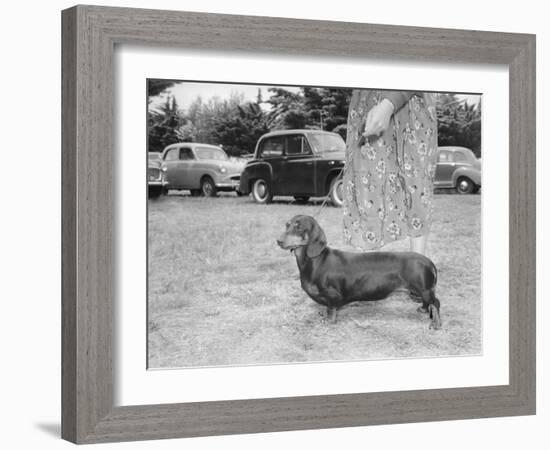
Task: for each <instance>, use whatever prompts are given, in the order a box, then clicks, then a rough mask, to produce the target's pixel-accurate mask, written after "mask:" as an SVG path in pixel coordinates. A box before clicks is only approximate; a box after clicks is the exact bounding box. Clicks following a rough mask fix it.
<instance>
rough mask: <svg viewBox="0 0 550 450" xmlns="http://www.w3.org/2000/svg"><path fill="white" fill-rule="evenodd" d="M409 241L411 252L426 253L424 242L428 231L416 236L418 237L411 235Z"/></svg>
mask: <svg viewBox="0 0 550 450" xmlns="http://www.w3.org/2000/svg"><path fill="white" fill-rule="evenodd" d="M409 239H410V243H411V252H416V253H421V254H423V255H426V244H427V243H428V233H426V234H424V235H422V236H418V237H411V238H409Z"/></svg>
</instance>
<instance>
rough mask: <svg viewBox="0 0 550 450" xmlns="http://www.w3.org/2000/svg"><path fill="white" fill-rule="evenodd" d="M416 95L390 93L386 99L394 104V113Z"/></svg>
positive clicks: (408, 92) (385, 96)
mask: <svg viewBox="0 0 550 450" xmlns="http://www.w3.org/2000/svg"><path fill="white" fill-rule="evenodd" d="M413 95H414V92H411V91H388V92H386V94H385V95H384V98H386V99H388V100H389V101H390V102H392V104H393V112H394V113H395V112H397V111H399V110H400V109H401V108H402V107H403V105H404V104H405V103H407V102H408V101H409V100H410V98H411V97H412V96H413Z"/></svg>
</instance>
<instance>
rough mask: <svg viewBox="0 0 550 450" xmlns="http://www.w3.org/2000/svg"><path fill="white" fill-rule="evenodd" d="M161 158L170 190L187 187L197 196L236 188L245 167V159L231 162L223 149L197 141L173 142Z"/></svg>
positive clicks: (212, 195) (210, 195)
mask: <svg viewBox="0 0 550 450" xmlns="http://www.w3.org/2000/svg"><path fill="white" fill-rule="evenodd" d="M161 160H162V170H163V172H164V176H165V178H166V182H167V187H166V188H167V190H168V189H177V190H183V189H186V190H189V191H191V195H193V196H198V195H204V196H206V197H214V196H215V195H217V193H218V191H235V190H236V189H237V188H238V187H239V180H240V178H241V172H242V170H243V167H244V162H238V161H237V162H236V161H231V160H230V159H229V157H228V156H227V153H225V151H224V150H223V149H222V148H220V147H217V146H215V145H209V144H200V143H196V142H184V143H179V144H172V145H169V146H168V147H166V148H165V149H164V150H163V152H162V157H161Z"/></svg>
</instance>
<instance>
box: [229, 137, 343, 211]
mask: <svg viewBox="0 0 550 450" xmlns="http://www.w3.org/2000/svg"><path fill="white" fill-rule="evenodd" d="M345 147H346V145H345V142H344V140H343V139H342V137H341V136H340V135H339V134H336V133H329V132H327V131H320V130H281V131H273V132H271V133H267V134H264V135H263V136H262V137H261V138H260V139H259V140H258V142H257V144H256V150H255V152H254V158H253V159H252V160H250V161H248V162H247V164H246V167H245V168H244V171H243V173H242V174H241V183H240V186H239V191H240V192H241V193H243V194H249V193H252V197H253V198H254V200H255V201H256V202H258V203H269V202H271V200H272V199H273V196H275V195H284V196H293V197H294V198H295V199H296V200H298V201H302V202H305V201H307V200H309V198H310V197H324V196H327V195H328V196H329V197H330V200H331V202H332V203H333V204H334V205H336V206H341V205H342V204H343V195H342V194H343V193H342V178H341V177H339V176H338V175H339V174H340V172H341V171H342V169H343V167H344V157H345Z"/></svg>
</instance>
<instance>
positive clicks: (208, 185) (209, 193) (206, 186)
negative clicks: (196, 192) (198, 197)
mask: <svg viewBox="0 0 550 450" xmlns="http://www.w3.org/2000/svg"><path fill="white" fill-rule="evenodd" d="M201 194H202V195H204V196H205V197H215V196H216V195H218V190H217V189H216V185H215V184H214V180H212V178H210V177H204V178H203V179H202V181H201Z"/></svg>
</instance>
